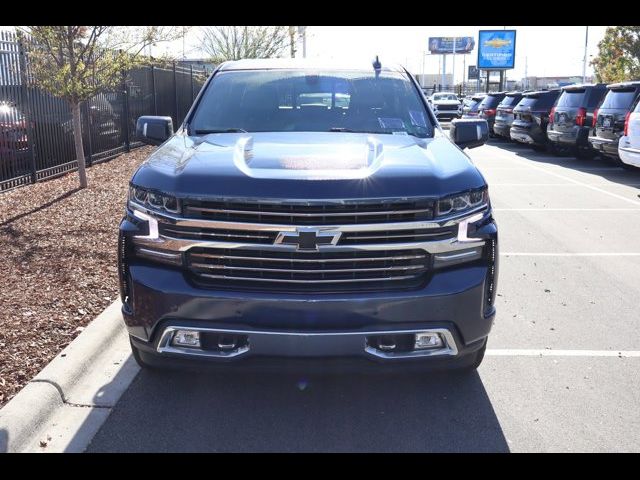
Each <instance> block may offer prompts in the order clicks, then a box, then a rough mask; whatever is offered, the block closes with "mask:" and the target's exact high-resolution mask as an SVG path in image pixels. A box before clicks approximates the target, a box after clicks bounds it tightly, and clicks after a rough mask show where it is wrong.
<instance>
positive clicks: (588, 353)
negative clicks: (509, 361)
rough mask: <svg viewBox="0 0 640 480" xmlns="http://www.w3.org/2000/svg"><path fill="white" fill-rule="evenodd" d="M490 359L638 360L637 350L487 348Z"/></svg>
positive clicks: (638, 353) (486, 353) (638, 352)
mask: <svg viewBox="0 0 640 480" xmlns="http://www.w3.org/2000/svg"><path fill="white" fill-rule="evenodd" d="M485 355H486V356H491V357H619V358H639V357H640V351H639V350H551V349H523V348H488V349H487V351H486V352H485Z"/></svg>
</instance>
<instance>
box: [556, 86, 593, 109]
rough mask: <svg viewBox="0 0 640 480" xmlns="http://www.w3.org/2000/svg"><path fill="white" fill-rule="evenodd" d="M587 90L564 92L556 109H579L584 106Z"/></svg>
mask: <svg viewBox="0 0 640 480" xmlns="http://www.w3.org/2000/svg"><path fill="white" fill-rule="evenodd" d="M585 92H586V90H567V91H565V92H562V95H560V98H559V99H558V104H557V105H556V107H567V108H578V107H580V106H581V105H582V99H583V98H584V94H585Z"/></svg>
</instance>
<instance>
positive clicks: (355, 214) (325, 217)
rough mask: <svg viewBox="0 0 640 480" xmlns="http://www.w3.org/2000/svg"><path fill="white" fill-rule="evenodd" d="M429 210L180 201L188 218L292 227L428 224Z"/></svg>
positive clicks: (384, 203) (396, 204)
mask: <svg viewBox="0 0 640 480" xmlns="http://www.w3.org/2000/svg"><path fill="white" fill-rule="evenodd" d="M433 208H434V202H433V201H432V200H429V199H415V200H406V199H401V200H394V201H389V200H384V199H383V200H378V201H373V200H362V201H348V202H344V203H342V202H340V203H325V204H313V203H310V202H307V203H267V202H259V201H249V202H238V201H235V202H233V201H204V200H185V201H184V211H185V213H186V215H187V216H188V217H191V218H202V219H209V220H218V221H232V222H247V223H262V224H264V223H286V224H289V225H294V226H295V225H315V226H323V225H335V224H339V225H353V224H363V223H389V222H414V221H423V220H432V219H433Z"/></svg>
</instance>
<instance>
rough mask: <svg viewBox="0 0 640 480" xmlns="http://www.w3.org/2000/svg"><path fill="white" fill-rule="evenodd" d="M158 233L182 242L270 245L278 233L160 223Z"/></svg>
mask: <svg viewBox="0 0 640 480" xmlns="http://www.w3.org/2000/svg"><path fill="white" fill-rule="evenodd" d="M158 231H159V233H160V234H161V235H164V236H166V237H170V238H179V239H183V240H209V241H215V242H240V243H257V244H266V245H270V244H273V242H274V241H275V239H276V236H277V235H278V232H268V231H257V230H227V229H221V228H200V227H187V226H182V225H171V224H165V223H160V224H158Z"/></svg>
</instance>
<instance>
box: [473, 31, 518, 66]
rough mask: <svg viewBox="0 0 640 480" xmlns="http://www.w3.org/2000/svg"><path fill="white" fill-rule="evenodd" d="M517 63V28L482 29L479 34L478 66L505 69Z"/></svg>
mask: <svg viewBox="0 0 640 480" xmlns="http://www.w3.org/2000/svg"><path fill="white" fill-rule="evenodd" d="M515 63H516V31H515V30H480V32H479V34H478V68H480V69H483V70H504V69H508V68H513V67H514V65H515Z"/></svg>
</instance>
